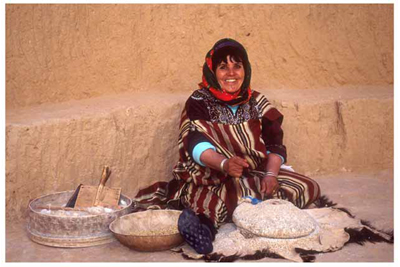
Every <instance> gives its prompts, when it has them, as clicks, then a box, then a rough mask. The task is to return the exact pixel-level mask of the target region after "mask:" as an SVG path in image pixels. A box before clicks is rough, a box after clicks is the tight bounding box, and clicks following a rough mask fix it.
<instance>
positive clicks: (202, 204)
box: [134, 89, 320, 227]
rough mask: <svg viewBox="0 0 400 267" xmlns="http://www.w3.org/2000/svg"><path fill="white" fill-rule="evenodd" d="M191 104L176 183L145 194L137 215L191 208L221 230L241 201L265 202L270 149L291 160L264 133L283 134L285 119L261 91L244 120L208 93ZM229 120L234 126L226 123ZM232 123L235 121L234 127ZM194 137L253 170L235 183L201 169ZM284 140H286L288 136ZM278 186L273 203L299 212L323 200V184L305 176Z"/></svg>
mask: <svg viewBox="0 0 400 267" xmlns="http://www.w3.org/2000/svg"><path fill="white" fill-rule="evenodd" d="M189 100H190V101H189ZM189 100H188V102H187V105H186V107H185V108H184V110H183V111H182V115H181V121H180V133H179V140H178V146H179V154H180V158H179V161H178V163H177V164H176V166H175V168H174V170H173V176H174V179H172V180H171V181H170V182H157V183H155V184H153V185H151V186H150V187H148V188H145V189H142V190H140V191H139V193H138V194H137V196H136V197H135V199H134V201H135V203H136V209H137V210H141V209H155V208H160V209H164V208H183V207H190V208H191V209H192V210H194V211H195V212H196V213H197V214H204V215H206V216H207V217H208V218H209V219H211V221H212V222H213V223H214V225H215V226H216V227H219V226H220V225H221V224H222V223H223V222H226V221H229V220H230V219H231V217H232V213H233V211H234V209H235V207H236V206H237V201H238V196H239V197H245V196H252V197H255V198H258V199H261V198H262V197H263V196H262V195H261V193H260V188H261V184H260V180H261V179H262V178H263V177H264V176H265V173H266V170H265V167H266V159H267V149H268V150H269V151H271V152H276V151H278V152H280V151H282V152H284V153H280V154H284V157H286V148H285V147H284V146H283V145H282V143H281V141H282V140H281V138H280V139H279V138H277V139H276V140H278V141H274V142H271V141H270V140H269V138H272V139H273V136H271V135H273V133H274V131H273V130H272V131H271V130H270V131H269V132H268V131H267V130H268V129H265V127H275V131H276V133H277V134H279V133H280V132H281V129H280V125H281V123H282V119H283V116H282V114H281V113H280V112H279V111H278V110H277V109H276V108H275V107H274V106H273V105H272V104H271V103H270V102H269V101H268V100H267V99H266V98H265V96H263V95H262V94H260V93H258V92H256V91H253V94H252V98H251V99H250V101H249V103H247V104H246V105H247V106H244V107H242V110H241V113H239V115H241V116H242V117H243V118H239V119H238V118H237V117H236V118H234V117H232V114H231V113H229V110H228V111H227V109H228V107H226V106H225V107H224V106H223V105H221V104H219V103H218V101H214V100H213V98H212V96H211V95H210V94H209V93H208V92H207V90H205V89H200V90H197V91H195V93H194V94H193V95H192V96H191V99H189ZM196 106H198V107H196ZM193 109H195V111H193ZM196 109H198V110H197V111H196ZM204 110H206V111H204ZM196 112H197V113H198V114H200V115H196ZM207 112H208V113H207ZM238 112H239V111H238ZM191 114H194V115H191ZM201 114H203V115H201ZM204 114H206V115H204ZM207 114H209V116H207ZM210 114H211V115H210ZM229 116H231V119H230V120H231V121H230V123H229V121H228V123H227V120H229V118H228V117H229ZM233 118H234V119H236V121H234V122H233V123H232V120H233ZM265 121H267V122H268V123H264V122H265ZM266 125H270V126H266ZM263 127H264V128H263ZM191 132H192V133H193V132H197V134H199V133H200V134H201V135H203V136H204V137H205V138H206V139H207V141H208V142H210V143H212V144H213V145H214V146H215V148H216V152H218V153H220V154H222V155H224V156H225V157H226V158H231V157H233V156H239V157H242V158H244V159H246V160H247V162H248V163H249V165H250V167H249V168H247V169H245V170H244V171H243V174H242V176H241V177H239V178H240V179H238V180H236V179H234V178H233V177H230V176H229V175H227V174H225V173H223V172H221V171H219V170H214V169H211V168H208V167H203V166H201V165H199V164H197V163H196V162H195V161H194V160H193V158H192V155H191V153H190V151H189V148H188V147H189V138H188V137H189V136H190V133H191ZM271 133H272V134H271ZM281 134H282V136H283V132H282V133H281ZM268 135H270V136H271V137H269V136H268ZM277 180H278V182H279V184H280V189H279V190H278V191H277V192H276V193H275V194H274V195H273V197H274V198H280V199H286V200H288V201H291V202H292V203H294V204H295V205H296V206H297V207H299V208H305V207H307V206H309V205H310V204H311V203H312V202H314V201H315V200H316V199H317V198H318V197H319V195H320V189H319V186H318V184H317V183H316V182H315V181H313V180H312V179H310V178H308V177H306V176H303V175H301V174H298V173H295V172H290V171H285V170H280V172H279V174H278V177H277ZM237 181H238V182H237Z"/></svg>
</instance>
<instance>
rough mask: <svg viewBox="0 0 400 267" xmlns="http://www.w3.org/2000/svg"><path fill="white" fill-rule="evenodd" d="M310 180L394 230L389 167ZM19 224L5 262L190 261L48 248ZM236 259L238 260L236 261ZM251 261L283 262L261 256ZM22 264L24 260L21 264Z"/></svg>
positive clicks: (350, 253)
mask: <svg viewBox="0 0 400 267" xmlns="http://www.w3.org/2000/svg"><path fill="white" fill-rule="evenodd" d="M314 179H315V180H316V181H317V182H318V183H319V184H320V185H321V189H322V191H323V194H325V195H327V196H328V197H329V198H330V199H331V200H332V201H334V202H336V203H338V207H346V208H348V209H349V210H350V211H351V213H353V214H354V215H355V216H356V217H357V218H360V219H364V220H368V221H369V222H370V223H371V224H372V226H374V227H375V228H378V229H382V230H392V229H393V228H394V223H393V219H394V212H393V211H394V209H393V206H394V199H393V198H394V182H393V171H391V170H386V171H380V172H377V173H368V174H360V173H349V172H347V173H340V174H335V175H323V176H322V175H320V176H316V177H314ZM24 227H25V223H24V222H20V223H15V224H12V223H6V262H7V263H9V262H20V263H22V262H193V261H192V260H186V259H184V258H182V256H181V255H180V254H177V253H173V252H170V251H164V252H154V253H143V252H136V251H134V250H130V249H129V248H127V247H124V246H123V245H121V244H120V243H119V242H118V241H116V242H113V243H110V244H107V245H101V246H96V247H89V248H75V249H63V248H53V247H47V246H43V245H39V244H36V243H34V242H32V241H31V240H30V239H29V238H28V236H27V234H26V231H25V229H24ZM315 261H316V262H393V261H394V246H393V245H391V244H386V243H375V244H372V243H366V244H365V245H364V246H361V245H358V244H349V245H347V246H345V247H344V248H343V249H341V250H339V251H337V252H332V253H325V254H317V255H316V260H315ZM239 262H243V261H241V260H239ZM252 262H288V261H287V260H282V259H271V258H263V259H260V260H257V261H252ZM24 265H25V264H24Z"/></svg>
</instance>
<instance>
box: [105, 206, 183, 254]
mask: <svg viewBox="0 0 400 267" xmlns="http://www.w3.org/2000/svg"><path fill="white" fill-rule="evenodd" d="M180 214H181V211H177V210H147V211H141V212H137V213H132V214H128V215H124V216H121V217H119V218H118V219H116V220H115V221H114V222H112V223H111V224H110V230H111V232H113V233H114V235H115V236H116V238H117V239H118V240H119V241H120V242H121V243H122V244H123V245H125V246H127V247H129V248H132V249H134V250H138V251H161V250H167V249H170V248H173V247H176V246H178V245H179V244H181V243H182V242H183V238H182V236H181V235H180V234H179V231H178V218H179V215H180Z"/></svg>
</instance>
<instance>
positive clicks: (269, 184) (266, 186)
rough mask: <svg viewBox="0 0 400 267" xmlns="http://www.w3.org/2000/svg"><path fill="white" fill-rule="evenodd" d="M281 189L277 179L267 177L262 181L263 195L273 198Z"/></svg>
mask: <svg viewBox="0 0 400 267" xmlns="http://www.w3.org/2000/svg"><path fill="white" fill-rule="evenodd" d="M278 189H279V183H278V180H277V179H276V177H274V176H270V175H266V176H264V178H262V179H261V193H262V194H266V195H267V197H271V196H272V195H273V194H274V193H275V192H276V191H278Z"/></svg>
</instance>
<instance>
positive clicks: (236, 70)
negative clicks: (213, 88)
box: [216, 56, 244, 94]
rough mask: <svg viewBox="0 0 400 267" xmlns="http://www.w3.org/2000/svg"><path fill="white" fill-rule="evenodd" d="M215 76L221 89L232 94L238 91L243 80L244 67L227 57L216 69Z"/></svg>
mask: <svg viewBox="0 0 400 267" xmlns="http://www.w3.org/2000/svg"><path fill="white" fill-rule="evenodd" d="M216 76H217V80H218V83H219V85H220V86H221V89H222V90H224V91H226V92H228V93H230V94H233V93H235V92H237V91H238V90H240V87H241V86H242V84H243V80H244V67H243V63H242V62H236V61H234V60H232V59H231V57H229V56H228V57H227V61H226V63H225V62H221V63H220V64H219V65H218V66H217V69H216Z"/></svg>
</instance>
